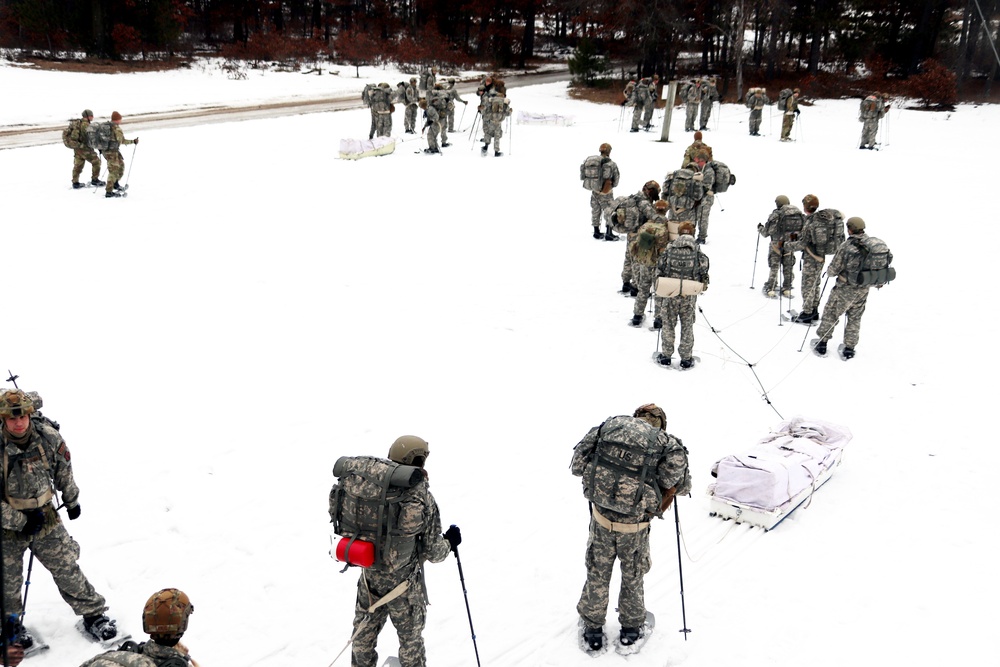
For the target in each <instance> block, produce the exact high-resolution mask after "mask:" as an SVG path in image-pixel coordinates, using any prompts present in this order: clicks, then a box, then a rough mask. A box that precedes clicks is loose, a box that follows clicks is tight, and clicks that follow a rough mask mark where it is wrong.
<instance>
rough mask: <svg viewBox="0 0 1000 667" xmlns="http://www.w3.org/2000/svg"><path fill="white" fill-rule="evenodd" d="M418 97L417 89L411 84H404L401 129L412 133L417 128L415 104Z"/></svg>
mask: <svg viewBox="0 0 1000 667" xmlns="http://www.w3.org/2000/svg"><path fill="white" fill-rule="evenodd" d="M419 101H420V96H419V95H418V94H417V87H416V86H415V85H413V84H412V83H408V84H406V99H405V102H406V112H405V114H404V116H403V129H404V130H406V131H408V132H414V131H416V128H417V102H419Z"/></svg>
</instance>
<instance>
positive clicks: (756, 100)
mask: <svg viewBox="0 0 1000 667" xmlns="http://www.w3.org/2000/svg"><path fill="white" fill-rule="evenodd" d="M770 103H771V100H770V99H769V98H768V97H767V95H766V94H764V93H751V94H749V95H747V97H746V105H747V108H748V109H753V110H758V111H759V110H760V109H763V108H764V105H765V104H770Z"/></svg>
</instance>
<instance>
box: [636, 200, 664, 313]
mask: <svg viewBox="0 0 1000 667" xmlns="http://www.w3.org/2000/svg"><path fill="white" fill-rule="evenodd" d="M653 209H654V210H655V211H656V213H655V215H654V216H653V217H652V218H650V219H649V220H647V221H646V222H644V223H643V224H642V229H640V230H639V231H638V233H637V235H636V236H635V237H634V239H633V241H632V242H633V243H637V244H638V243H642V244H643V245H644V246H645V247H646V248H650V246H651V245H655V243H654V237H653V235H654V234H658V233H662V234H663V236H662V237H661V238H662V240H663V242H665V241H666V239H667V238H668V232H667V211H669V210H670V204H668V203H667V202H666V200H664V199H658V200H656V202H655V203H654V204H653ZM650 223H652V225H656V227H653V226H652V225H651V224H650ZM643 236H645V237H646V238H642V237H643ZM629 250H630V254H631V255H632V257H633V259H634V260H635V261H634V262H633V264H632V266H633V270H632V273H633V280H636V284H635V286H636V289H637V290H638V293H637V294H636V295H635V304H634V306H633V307H632V326H634V327H637V326H639V325H640V324H642V319H643V316H644V313H645V311H646V304H648V303H649V293H650V289H652V286H653V272H654V270H655V269H656V263H657V261H658V260H659V254H658V251H660V250H663V246H661V247H654V248H651V249H650V250H647V251H645V252H643V250H642V249H641V248H637V247H633V248H630V249H629ZM643 259H648V262H646V261H643ZM636 269H638V270H636ZM636 274H638V277H637V278H636V277H635V276H636ZM653 303H654V309H655V312H656V315H654V320H653V328H654V329H659V328H660V315H659V305H660V297H655V298H654V299H653Z"/></svg>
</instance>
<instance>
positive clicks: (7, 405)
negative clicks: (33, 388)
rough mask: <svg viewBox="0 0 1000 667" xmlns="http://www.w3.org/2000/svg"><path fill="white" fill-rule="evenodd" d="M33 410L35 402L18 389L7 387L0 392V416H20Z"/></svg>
mask: <svg viewBox="0 0 1000 667" xmlns="http://www.w3.org/2000/svg"><path fill="white" fill-rule="evenodd" d="M34 411H35V402H34V401H33V400H31V397H30V396H28V395H27V394H26V393H24V392H23V391H21V390H20V389H7V390H6V391H4V392H3V393H2V394H0V417H2V418H4V419H6V418H7V417H22V416H24V415H30V414H31V413H32V412H34Z"/></svg>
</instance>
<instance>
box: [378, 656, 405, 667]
mask: <svg viewBox="0 0 1000 667" xmlns="http://www.w3.org/2000/svg"><path fill="white" fill-rule="evenodd" d="M400 664H401V663H400V662H399V658H397V657H396V656H394V655H390V656H389V657H388V658H386V659H385V662H383V663H382V667H400Z"/></svg>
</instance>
